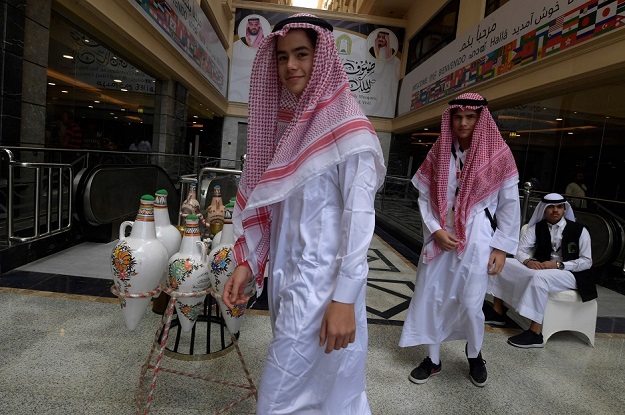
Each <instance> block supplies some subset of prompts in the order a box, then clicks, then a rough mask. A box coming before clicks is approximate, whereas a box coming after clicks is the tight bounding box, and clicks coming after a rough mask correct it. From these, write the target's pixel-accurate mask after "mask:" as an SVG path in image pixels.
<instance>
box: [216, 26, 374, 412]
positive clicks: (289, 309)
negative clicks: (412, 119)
mask: <svg viewBox="0 0 625 415" xmlns="http://www.w3.org/2000/svg"><path fill="white" fill-rule="evenodd" d="M250 85H251V88H250V94H249V96H250V104H249V129H248V148H247V150H248V151H247V157H246V161H245V165H244V170H243V175H242V178H241V183H240V186H239V189H238V193H237V198H236V207H235V210H234V214H233V225H234V229H235V236H236V237H237V241H236V244H235V247H234V252H235V262H236V264H237V267H236V268H235V270H234V272H233V273H232V275H231V277H230V278H229V279H228V281H227V283H226V287H225V290H224V293H223V295H222V297H223V299H224V302H225V303H226V305H228V306H229V307H232V306H233V305H235V304H245V303H247V301H248V300H249V299H248V298H247V297H246V296H245V292H244V291H245V287H246V286H247V285H248V283H249V282H250V281H251V280H252V278H253V279H254V280H255V282H256V286H257V294H260V293H261V292H262V290H263V288H264V287H263V282H264V278H263V276H264V269H265V266H266V265H268V273H267V274H268V278H267V280H268V287H267V290H268V302H269V310H270V316H271V323H272V329H273V339H272V340H271V342H270V344H269V351H268V355H267V360H266V362H265V366H264V370H263V374H262V378H261V381H260V386H259V389H258V401H257V402H258V404H257V413H258V414H263V415H266V414H287V413H288V414H303V413H309V414H313V413H314V414H327V415H336V414H341V415H350V414H353V415H366V414H370V413H371V410H370V408H369V403H368V400H367V396H366V393H365V386H366V382H365V365H366V356H367V345H368V338H367V316H366V308H365V291H366V278H367V273H368V265H367V251H368V248H369V244H370V241H371V238H372V236H373V231H374V227H375V208H374V199H375V194H376V191H377V189H378V188H379V187H380V186H381V185H382V183H383V181H384V175H385V173H386V169H385V167H384V158H383V154H382V150H381V148H380V143H379V139H378V137H377V135H376V133H375V130H374V129H373V127H372V125H371V123H370V122H369V120H368V119H367V117H366V116H365V115H364V114H363V112H362V110H361V109H360V106H359V105H358V103H357V102H356V100H355V98H354V96H353V95H352V93H351V92H350V89H349V82H348V79H347V75H346V73H345V69H344V66H343V63H342V61H341V58H340V57H339V55H338V52H337V50H336V47H335V40H334V36H333V35H332V26H331V25H330V24H329V23H328V22H326V21H325V20H322V19H319V18H317V17H315V16H313V15H309V14H297V15H294V16H292V17H290V18H287V19H285V20H283V21H281V22H279V23H277V24H276V25H275V26H274V29H273V32H272V33H271V34H270V35H268V36H267V37H266V38H265V40H264V42H263V43H262V44H261V45H260V46H259V49H258V53H257V55H256V59H255V61H254V65H253V70H252V78H251V83H250Z"/></svg>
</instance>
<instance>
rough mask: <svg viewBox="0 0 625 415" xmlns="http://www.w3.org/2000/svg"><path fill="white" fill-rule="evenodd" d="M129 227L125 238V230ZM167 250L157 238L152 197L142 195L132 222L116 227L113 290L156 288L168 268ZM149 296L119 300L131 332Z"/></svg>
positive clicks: (145, 291) (112, 267)
mask: <svg viewBox="0 0 625 415" xmlns="http://www.w3.org/2000/svg"><path fill="white" fill-rule="evenodd" d="M128 226H131V227H132V230H131V232H130V236H128V237H126V236H125V234H126V232H125V231H126V228H127V227H128ZM167 258H168V255H167V248H165V245H163V243H162V242H161V241H159V240H158V239H157V238H156V227H155V225H154V197H153V196H151V195H143V196H142V197H141V202H140V206H139V211H138V212H137V217H136V219H135V221H134V222H132V221H124V222H122V224H121V225H120V227H119V242H117V244H116V245H115V247H114V248H113V252H112V253H111V271H112V273H113V281H114V284H115V287H116V288H117V289H118V290H119V291H120V292H121V293H122V294H127V293H130V294H139V293H147V292H150V291H153V290H155V289H156V287H158V284H159V281H160V279H161V278H162V276H163V270H164V269H165V267H166V266H167ZM151 299H152V297H151V296H146V297H141V298H130V297H122V296H120V297H119V300H120V304H121V308H122V314H123V316H124V321H125V322H126V327H127V328H128V330H134V329H136V328H137V326H138V325H139V322H140V321H141V318H142V317H143V315H144V314H145V311H146V310H147V308H148V306H149V304H150V301H151Z"/></svg>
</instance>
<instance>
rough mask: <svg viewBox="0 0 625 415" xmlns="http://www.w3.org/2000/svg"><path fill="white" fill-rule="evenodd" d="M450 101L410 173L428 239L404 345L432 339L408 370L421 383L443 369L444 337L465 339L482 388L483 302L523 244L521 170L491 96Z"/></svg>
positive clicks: (473, 379) (474, 376)
mask: <svg viewBox="0 0 625 415" xmlns="http://www.w3.org/2000/svg"><path fill="white" fill-rule="evenodd" d="M449 105H450V106H449V108H447V109H446V110H445V112H444V113H443V116H442V122H441V135H440V137H439V138H438V140H436V143H434V145H433V146H432V149H431V150H430V151H429V153H428V155H427V157H426V160H425V161H424V162H423V164H422V165H421V166H420V167H419V169H418V170H417V173H416V174H415V176H414V178H413V179H412V182H413V184H414V185H415V187H416V188H417V189H418V190H419V200H418V203H419V209H420V211H421V216H422V221H423V234H424V235H423V240H424V244H423V250H422V252H421V259H420V264H419V267H418V269H417V276H416V283H415V289H414V294H413V297H412V301H411V302H410V307H409V309H408V314H407V316H406V319H405V322H404V327H403V330H402V333H401V339H400V341H399V345H400V346H401V347H408V346H416V345H420V344H423V345H427V347H428V351H429V355H428V356H427V357H426V358H425V359H423V361H422V362H421V364H419V365H418V366H417V367H416V368H415V369H414V370H412V372H411V373H410V375H409V379H410V381H412V382H414V383H417V384H422V383H425V382H427V380H428V379H429V378H430V377H431V376H432V375H437V374H439V373H440V372H441V369H442V362H441V358H440V347H441V343H442V342H444V341H450V340H460V339H466V341H467V342H466V345H465V354H466V356H467V359H468V362H469V377H470V379H471V382H472V383H473V384H474V385H476V386H479V387H482V386H484V385H486V383H487V380H488V373H487V370H486V364H485V363H486V362H485V360H484V359H483V358H482V352H481V347H482V341H483V339H484V313H483V312H482V306H483V303H484V295H485V294H486V288H487V286H488V276H489V275H496V274H499V273H500V272H501V270H502V268H503V266H504V264H505V259H506V253H511V254H513V253H514V252H516V249H517V244H518V235H519V228H520V223H519V222H520V204H519V190H518V187H517V186H518V182H519V175H518V172H517V168H516V164H515V161H514V157H513V156H512V152H511V151H510V148H509V147H508V146H507V145H506V143H505V142H504V141H503V139H502V137H501V134H500V133H499V130H498V129H497V125H496V124H495V121H494V120H493V117H492V116H491V114H490V112H489V111H488V107H487V106H486V105H487V101H486V99H484V98H483V97H482V96H480V95H479V94H475V93H467V94H462V95H460V96H459V97H457V98H456V99H454V100H452V101H450V102H449Z"/></svg>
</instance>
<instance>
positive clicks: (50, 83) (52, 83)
mask: <svg viewBox="0 0 625 415" xmlns="http://www.w3.org/2000/svg"><path fill="white" fill-rule="evenodd" d="M48 85H52V86H54V85H56V84H55V83H54V82H48Z"/></svg>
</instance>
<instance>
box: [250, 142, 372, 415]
mask: <svg viewBox="0 0 625 415" xmlns="http://www.w3.org/2000/svg"><path fill="white" fill-rule="evenodd" d="M377 181H378V178H377V174H376V167H375V162H374V157H373V154H371V153H360V154H356V155H352V156H350V157H349V158H348V159H347V160H346V161H345V162H343V163H341V164H339V165H337V166H333V167H331V168H329V169H327V170H325V171H324V172H323V173H322V174H320V175H319V176H316V177H313V178H311V179H309V180H308V181H306V182H305V184H304V185H303V186H302V187H300V188H299V189H295V190H294V192H293V193H292V194H291V195H290V196H288V197H287V198H286V199H285V200H283V201H282V202H279V203H277V204H276V205H274V206H273V210H272V216H271V246H270V253H269V256H270V257H269V264H268V266H269V278H268V298H269V310H270V313H271V322H272V328H273V334H274V338H273V340H272V341H271V343H270V345H269V353H268V357H267V361H266V364H265V367H264V370H263V375H262V378H261V383H260V387H259V391H258V406H257V413H258V414H263V415H265V414H328V415H330V414H332V415H335V414H341V415H350V414H354V415H361V414H370V413H371V411H370V409H369V404H368V402H367V397H366V395H365V363H366V354H367V316H366V309H365V289H366V278H367V272H368V269H369V267H368V265H367V250H368V248H369V244H370V242H371V237H372V235H373V231H374V227H375V209H374V198H375V193H376V190H377ZM331 300H335V301H338V302H342V303H353V304H354V310H355V315H356V340H355V342H354V343H351V344H350V345H349V347H347V348H346V349H341V350H338V351H337V350H335V351H332V352H331V353H330V354H325V345H323V346H319V332H320V328H321V320H322V317H323V315H324V312H325V310H326V307H327V305H328V304H329V303H330V301H331Z"/></svg>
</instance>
